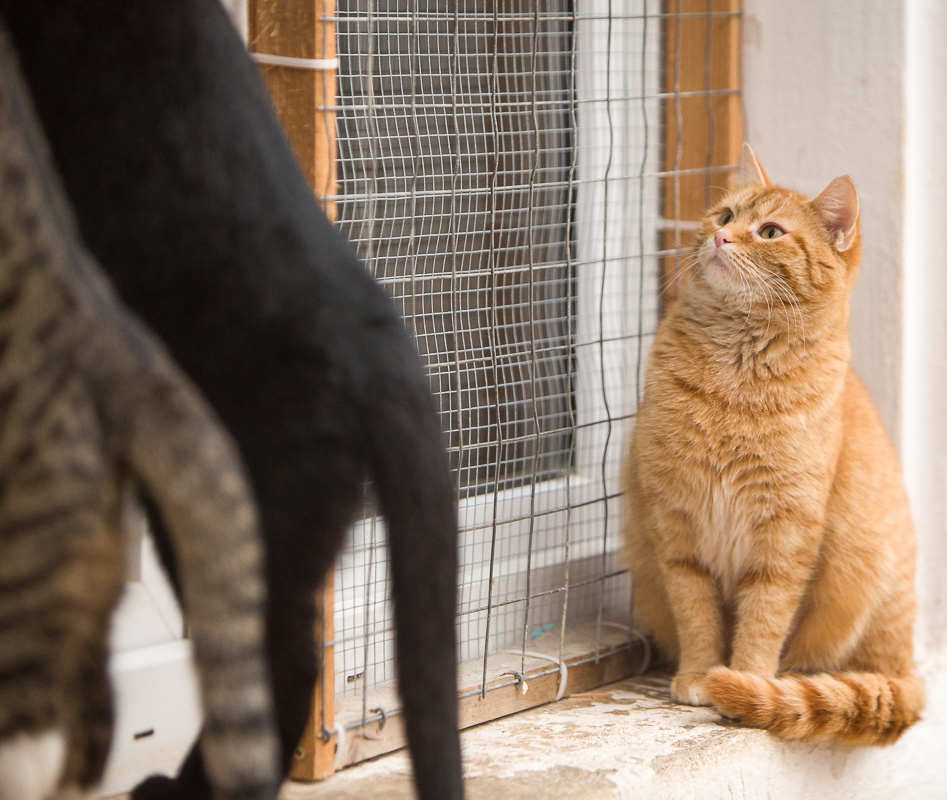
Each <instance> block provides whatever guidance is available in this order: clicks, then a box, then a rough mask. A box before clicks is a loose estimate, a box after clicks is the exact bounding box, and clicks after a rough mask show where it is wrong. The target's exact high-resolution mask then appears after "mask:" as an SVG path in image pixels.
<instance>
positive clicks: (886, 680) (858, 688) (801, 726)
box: [707, 667, 924, 745]
mask: <svg viewBox="0 0 947 800" xmlns="http://www.w3.org/2000/svg"><path fill="white" fill-rule="evenodd" d="M707 691H708V692H709V693H710V699H711V700H713V703H714V705H715V706H716V707H717V710H718V711H720V712H721V713H722V714H724V715H726V716H728V717H732V718H734V719H737V720H740V721H741V722H743V723H744V724H746V725H751V726H753V727H755V728H765V729H766V730H768V731H771V732H772V733H774V734H775V735H777V736H780V737H782V738H783V739H807V740H810V741H834V742H842V743H844V744H853V745H873V744H890V743H891V742H894V741H895V740H897V739H898V737H899V736H901V734H902V733H904V731H905V730H907V729H908V728H909V727H910V726H911V725H913V724H914V723H915V722H917V720H918V719H919V718H920V715H921V708H923V706H924V685H923V684H922V683H921V680H920V679H919V678H917V677H915V676H913V675H907V676H904V677H898V678H892V677H889V676H887V675H880V674H877V673H872V672H840V673H835V674H826V673H823V674H820V675H803V674H800V673H791V672H790V673H785V674H783V675H781V676H780V677H778V678H772V679H770V678H761V677H760V676H758V675H752V674H750V673H748V672H736V671H734V670H731V669H727V668H726V667H714V668H713V669H712V670H711V671H710V672H709V673H707Z"/></svg>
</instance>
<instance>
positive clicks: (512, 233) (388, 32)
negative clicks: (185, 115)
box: [332, 0, 717, 709]
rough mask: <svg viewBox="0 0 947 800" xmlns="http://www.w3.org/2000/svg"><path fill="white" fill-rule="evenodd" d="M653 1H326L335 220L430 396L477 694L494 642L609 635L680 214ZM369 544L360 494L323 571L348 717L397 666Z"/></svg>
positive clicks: (523, 647)
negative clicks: (455, 502)
mask: <svg viewBox="0 0 947 800" xmlns="http://www.w3.org/2000/svg"><path fill="white" fill-rule="evenodd" d="M669 5H670V9H669V8H668V6H669ZM673 5H674V4H673V3H671V4H667V3H663V2H659V1H658V0H625V2H617V0H614V1H613V0H574V2H570V1H569V0H505V2H500V0H493V2H490V1H489V0H338V2H337V9H336V14H335V17H334V19H333V20H332V21H334V22H335V24H336V31H337V44H338V53H339V100H338V104H337V106H336V107H335V108H334V110H335V112H336V123H337V134H338V151H339V162H338V177H339V191H338V195H337V196H336V197H335V198H334V199H335V200H336V201H337V208H338V222H339V226H340V228H341V230H342V231H343V232H344V234H345V235H346V236H347V237H348V238H349V239H350V240H351V241H352V243H353V244H354V245H355V247H356V248H357V250H358V253H359V255H360V256H361V257H362V258H363V259H364V261H365V263H366V264H367V265H368V268H369V269H370V270H371V271H372V273H373V274H374V275H375V276H376V277H377V278H378V279H379V280H380V281H381V282H382V283H383V284H384V285H385V286H386V287H387V289H388V291H389V292H390V293H391V294H392V296H393V297H394V298H395V300H396V302H397V303H398V305H399V306H400V309H401V311H402V312H403V314H404V317H405V319H406V324H408V326H409V327H410V328H411V329H412V330H413V332H414V333H415V334H416V337H417V343H418V348H419V351H420V353H421V356H422V359H423V361H424V363H425V366H426V368H427V370H428V373H429V375H430V380H431V385H432V389H433V390H434V393H435V396H436V398H437V402H438V403H439V406H440V410H441V418H442V424H443V427H444V430H445V432H446V436H447V441H448V445H449V452H450V456H451V463H452V467H453V469H454V474H455V476H456V481H457V490H458V494H459V497H460V523H461V550H460V559H461V572H460V576H459V589H460V608H459V617H458V631H459V641H460V656H461V660H462V661H464V662H469V663H472V664H475V665H477V668H476V674H477V676H478V681H477V686H474V687H473V688H474V689H479V690H480V691H484V690H485V689H486V685H487V682H488V681H490V680H495V679H496V677H497V675H495V674H493V673H492V672H491V662H490V659H491V657H493V656H495V655H496V654H498V653H501V652H510V651H512V652H515V653H517V654H519V656H520V658H521V661H522V663H525V660H526V658H527V655H528V654H529V653H531V652H534V651H536V650H540V651H541V652H544V653H546V654H551V655H550V657H551V658H552V659H553V660H555V659H556V658H559V659H561V658H563V654H564V651H565V649H566V648H567V646H569V644H570V643H573V644H574V642H575V641H576V640H580V641H581V645H580V647H581V649H583V650H584V651H586V652H588V653H589V654H590V655H589V657H590V658H594V657H595V656H596V655H597V654H598V653H599V652H600V650H601V647H602V643H603V637H604V636H605V635H606V633H607V632H610V634H611V636H612V638H614V636H615V632H616V631H617V632H618V635H619V636H620V637H621V636H623V637H624V638H625V639H627V638H628V636H627V625H628V619H629V610H630V582H631V576H630V575H629V574H628V573H627V571H626V570H625V569H624V567H623V566H622V564H621V559H620V543H621V521H620V508H619V504H618V497H619V494H620V486H619V468H620V461H621V457H622V453H623V450H624V446H625V440H626V438H627V434H628V432H629V424H630V423H631V421H632V420H633V417H634V413H635V408H636V402H637V399H638V396H639V392H640V389H641V381H642V377H643V372H644V364H645V361H646V357H647V350H648V346H649V343H650V341H651V338H652V336H653V333H654V330H655V328H656V326H657V320H658V313H659V296H660V291H659V289H660V284H661V282H662V279H661V277H660V276H661V272H662V269H663V268H664V266H665V261H666V260H667V259H668V257H669V256H674V255H675V254H677V253H679V252H680V250H681V248H682V246H683V245H682V243H681V237H680V230H681V229H682V226H683V227H684V228H686V223H683V225H682V223H680V218H681V215H680V210H679V209H677V213H676V217H677V220H678V222H677V225H676V230H677V237H676V240H674V241H671V242H670V243H669V240H668V236H667V231H668V229H669V223H668V222H667V220H665V218H664V217H665V216H667V215H669V214H668V211H667V210H666V209H667V208H668V198H667V197H666V196H665V195H666V193H667V187H668V179H669V178H673V179H674V180H678V179H679V176H680V175H685V176H686V175H687V174H688V172H689V170H688V169H685V168H684V166H683V165H682V163H681V159H680V158H677V159H676V162H675V163H674V168H673V169H672V170H671V171H669V170H668V167H667V165H668V157H667V153H666V152H665V128H666V124H665V114H666V108H667V101H668V96H669V94H668V92H667V90H666V88H665V86H666V75H665V70H666V66H667V65H666V60H665V59H666V54H665V49H666V46H667V43H666V21H667V19H668V18H669V17H673V16H676V17H677V18H678V19H680V18H681V17H682V16H686V14H684V12H683V11H682V9H681V6H680V2H678V5H677V7H676V8H674V7H673ZM715 13H717V12H714V10H713V6H712V4H711V3H708V4H707V9H706V10H705V11H703V12H702V13H701V14H700V16H702V17H706V18H707V19H708V20H709V19H710V18H711V17H713V16H714V14H715ZM679 49H680V48H679V47H678V50H679ZM676 57H677V59H678V60H679V59H680V53H678V54H677V56H676ZM708 87H709V83H708ZM675 88H676V89H677V92H678V95H680V96H685V97H686V96H687V95H688V93H687V92H684V91H682V90H681V87H680V86H677V87H675ZM697 94H700V95H701V96H706V97H709V96H710V95H711V94H712V92H710V91H709V90H705V91H704V92H702V93H700V92H698V93H697ZM708 159H710V157H708ZM706 168H707V170H710V169H711V161H710V160H708V163H707V167H706ZM694 171H699V170H694ZM671 213H672V214H673V213H674V209H673V208H672V209H671ZM670 227H671V228H674V225H673V224H671V225H670ZM384 538H385V537H384V531H383V524H382V523H381V522H380V521H379V520H377V519H376V518H375V517H374V514H373V512H372V505H371V502H370V499H368V500H367V502H366V510H365V515H364V519H363V520H362V521H361V522H359V523H357V524H356V526H355V528H354V530H353V532H352V535H351V537H350V540H349V543H348V544H347V546H346V548H345V550H344V552H343V553H342V556H341V558H340V562H339V566H338V568H337V570H336V575H335V593H336V600H335V609H336V610H335V641H334V645H335V651H334V652H335V662H336V677H335V690H336V694H337V696H338V697H343V698H346V697H348V698H352V697H361V698H362V700H363V709H367V708H368V707H369V702H368V700H367V696H368V694H369V692H370V691H371V689H372V687H376V686H378V685H379V684H383V683H385V682H388V681H390V680H391V679H393V678H394V677H395V669H394V663H393V657H394V631H393V621H392V609H391V607H390V604H389V600H388V596H389V592H388V589H389V587H388V573H387V558H386V551H385V544H384ZM468 688H469V687H468Z"/></svg>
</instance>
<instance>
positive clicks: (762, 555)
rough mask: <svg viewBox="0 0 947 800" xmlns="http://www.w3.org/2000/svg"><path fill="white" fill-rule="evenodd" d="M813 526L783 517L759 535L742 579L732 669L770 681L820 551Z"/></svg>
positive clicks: (738, 592)
mask: <svg viewBox="0 0 947 800" xmlns="http://www.w3.org/2000/svg"><path fill="white" fill-rule="evenodd" d="M819 530H820V525H819V524H817V523H816V522H815V521H811V520H809V521H807V520H802V519H800V518H799V517H798V515H794V514H788V513H783V514H780V515H778V516H776V517H775V518H773V519H772V520H770V522H768V523H767V524H766V525H765V526H764V527H762V528H761V529H760V530H759V531H758V532H757V535H756V543H755V546H754V547H753V550H752V551H751V553H750V558H749V560H748V564H747V568H746V569H745V571H744V573H743V575H742V577H741V578H740V582H739V587H738V591H737V603H736V621H735V622H736V626H735V630H734V636H733V652H732V655H731V658H730V668H731V669H734V670H738V671H741V672H752V673H754V674H756V675H763V676H767V677H772V676H774V675H775V674H776V672H777V670H778V669H779V658H780V654H781V653H782V650H783V645H784V643H785V641H786V637H787V636H788V635H789V630H790V627H791V626H792V623H793V619H794V617H795V615H796V612H797V610H798V609H799V604H800V602H801V601H802V598H803V595H804V594H805V591H806V587H807V585H808V582H809V579H810V577H811V575H812V570H813V567H814V564H815V559H816V556H817V554H818V552H819V547H818V542H817V538H818V531H819Z"/></svg>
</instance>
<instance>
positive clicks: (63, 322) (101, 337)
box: [0, 25, 279, 800]
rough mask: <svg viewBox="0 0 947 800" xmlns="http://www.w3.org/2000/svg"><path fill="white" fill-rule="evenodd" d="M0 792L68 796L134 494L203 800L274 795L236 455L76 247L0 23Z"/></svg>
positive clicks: (102, 711)
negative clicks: (163, 598) (165, 581)
mask: <svg viewBox="0 0 947 800" xmlns="http://www.w3.org/2000/svg"><path fill="white" fill-rule="evenodd" d="M0 418H2V425H0V800H44V798H46V797H48V796H50V795H51V794H53V793H58V792H59V790H62V791H63V792H64V793H66V794H68V796H69V797H77V796H79V795H83V796H84V795H85V794H86V791H85V790H89V789H91V788H92V787H94V785H95V784H96V783H97V782H98V781H99V779H100V778H101V776H102V772H103V769H104V766H105V759H106V756H107V754H108V750H109V744H110V741H111V736H112V725H113V709H112V697H111V690H110V686H109V678H108V657H109V621H110V618H111V614H112V612H113V610H114V609H115V606H116V604H117V603H118V599H119V596H120V594H121V590H122V587H123V586H124V581H125V556H124V550H125V547H124V544H125V537H124V535H123V532H122V530H121V516H122V514H121V511H122V503H123V500H124V499H125V494H126V492H127V491H130V490H131V488H132V487H135V488H136V489H137V490H138V491H139V492H141V493H142V494H143V495H145V496H146V497H147V498H148V499H149V501H150V503H151V505H152V506H153V508H154V509H155V510H156V512H157V513H158V515H160V518H161V519H162V521H163V523H164V525H165V527H166V529H167V532H168V535H169V540H170V541H169V547H170V548H171V549H172V550H173V552H174V554H175V557H176V559H177V562H178V565H179V568H180V576H181V586H182V587H183V599H184V607H185V609H186V612H187V616H188V625H189V631H190V637H191V639H192V641H193V643H194V656H195V663H196V667H197V672H198V677H199V680H200V686H201V695H202V701H203V707H204V716H205V720H206V724H205V729H204V731H205V732H204V736H203V738H202V744H201V747H202V752H203V755H204V761H205V763H206V765H207V771H208V775H209V776H210V783H211V785H212V786H213V796H214V798H216V800H274V799H275V797H276V794H277V791H278V788H279V775H278V769H277V765H278V742H277V736H276V726H275V721H274V715H273V705H272V697H271V693H270V687H269V682H268V671H267V665H266V661H265V647H264V645H265V640H264V618H265V617H264V602H265V599H266V586H265V583H264V580H263V579H264V573H263V547H262V543H261V540H260V536H259V527H258V524H257V515H256V509H255V507H254V505H253V502H252V498H251V496H250V490H249V487H248V484H247V481H246V479H245V477H244V474H243V470H242V466H241V464H240V460H239V457H238V455H237V450H236V447H235V446H234V444H233V442H231V440H230V438H229V436H228V435H227V434H226V433H225V432H224V430H223V428H222V427H221V426H220V424H219V423H218V421H217V419H216V417H215V416H214V414H213V413H212V412H211V410H210V409H209V408H208V406H207V405H206V404H205V403H204V401H203V400H202V399H201V397H200V396H199V395H198V393H197V391H196V389H195V388H194V387H193V386H192V384H191V383H190V381H189V380H188V379H187V378H185V376H184V375H183V373H181V371H180V370H179V369H178V367H177V366H176V365H175V364H174V363H173V362H172V361H171V359H170V358H169V356H168V355H167V353H166V352H165V351H164V348H163V347H162V346H161V345H160V344H159V343H158V341H157V340H156V339H155V338H154V336H153V335H152V334H151V333H150V332H149V331H148V330H146V328H145V327H144V325H143V324H142V323H140V322H139V320H138V319H137V318H136V317H134V316H133V315H132V314H130V313H129V312H128V311H127V310H126V309H125V308H124V307H123V306H122V305H121V304H120V303H119V301H118V300H117V298H116V297H115V295H114V293H113V292H112V289H111V286H110V285H109V284H108V281H107V280H106V279H105V277H104V275H103V274H102V273H101V271H100V269H99V267H98V265H97V264H96V263H95V261H94V260H93V259H92V257H91V256H90V255H89V253H88V252H87V251H86V250H85V248H84V246H83V244H82V242H81V240H80V239H79V236H78V232H77V230H76V226H75V222H74V220H73V218H72V215H71V211H70V209H69V206H68V203H67V200H66V198H65V196H64V194H63V192H62V189H61V187H60V185H59V183H58V179H57V176H56V173H55V171H54V169H53V167H52V164H51V163H50V159H49V154H48V150H47V147H46V143H45V141H44V139H43V134H42V131H41V129H40V127H39V125H38V124H37V121H36V119H35V116H34V113H33V108H32V105H31V102H30V98H29V96H28V92H27V90H26V87H25V86H24V84H23V81H22V78H21V76H20V74H19V71H18V68H17V65H16V60H15V56H14V54H13V51H12V48H11V47H10V45H9V43H8V40H7V36H6V33H5V31H4V29H3V26H2V25H0Z"/></svg>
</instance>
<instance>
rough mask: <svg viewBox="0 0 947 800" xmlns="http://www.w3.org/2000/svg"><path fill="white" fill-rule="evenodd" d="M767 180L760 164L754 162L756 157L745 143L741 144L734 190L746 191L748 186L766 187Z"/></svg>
mask: <svg viewBox="0 0 947 800" xmlns="http://www.w3.org/2000/svg"><path fill="white" fill-rule="evenodd" d="M768 184H769V178H767V177H766V173H765V172H763V168H762V167H761V166H760V162H759V161H757V160H756V155H755V154H754V153H753V148H751V147H750V146H749V145H748V144H747V143H746V142H744V143H743V152H742V153H740V163H739V165H738V166H737V174H736V178H735V180H734V188H735V189H738V190H739V189H746V188H747V187H748V186H767V185H768Z"/></svg>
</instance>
